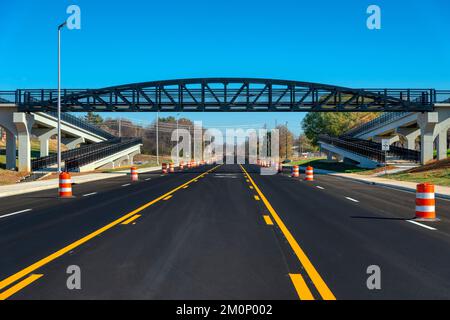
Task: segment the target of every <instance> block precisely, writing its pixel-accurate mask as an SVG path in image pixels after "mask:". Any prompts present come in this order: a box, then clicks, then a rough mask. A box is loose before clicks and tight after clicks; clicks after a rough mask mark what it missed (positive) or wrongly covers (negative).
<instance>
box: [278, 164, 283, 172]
mask: <svg viewBox="0 0 450 320" xmlns="http://www.w3.org/2000/svg"><path fill="white" fill-rule="evenodd" d="M282 172H283V162H280V163H278V173H282Z"/></svg>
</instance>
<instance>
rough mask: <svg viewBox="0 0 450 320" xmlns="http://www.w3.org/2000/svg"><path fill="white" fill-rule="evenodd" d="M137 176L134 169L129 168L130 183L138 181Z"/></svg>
mask: <svg viewBox="0 0 450 320" xmlns="http://www.w3.org/2000/svg"><path fill="white" fill-rule="evenodd" d="M138 180H139V176H138V172H137V168H136V167H131V181H138Z"/></svg>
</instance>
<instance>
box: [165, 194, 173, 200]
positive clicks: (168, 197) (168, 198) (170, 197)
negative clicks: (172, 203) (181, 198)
mask: <svg viewBox="0 0 450 320" xmlns="http://www.w3.org/2000/svg"><path fill="white" fill-rule="evenodd" d="M172 197H173V196H172V195H170V196H167V197H165V198H164V199H163V200H164V201H167V200H170V199H172Z"/></svg>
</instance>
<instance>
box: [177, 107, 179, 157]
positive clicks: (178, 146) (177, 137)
mask: <svg viewBox="0 0 450 320" xmlns="http://www.w3.org/2000/svg"><path fill="white" fill-rule="evenodd" d="M179 117H180V114H179V113H178V114H177V165H178V164H179V163H180V150H179V146H178V145H179V142H180V135H179V132H178V121H179Z"/></svg>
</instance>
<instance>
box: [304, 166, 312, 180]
mask: <svg viewBox="0 0 450 320" xmlns="http://www.w3.org/2000/svg"><path fill="white" fill-rule="evenodd" d="M305 180H306V181H314V168H313V167H307V168H306V177H305Z"/></svg>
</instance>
